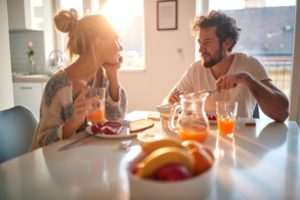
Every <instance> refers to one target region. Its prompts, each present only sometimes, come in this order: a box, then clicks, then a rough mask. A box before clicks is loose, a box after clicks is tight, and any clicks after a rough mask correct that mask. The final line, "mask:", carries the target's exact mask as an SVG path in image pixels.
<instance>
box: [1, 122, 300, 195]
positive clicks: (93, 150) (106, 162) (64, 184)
mask: <svg viewBox="0 0 300 200" xmlns="http://www.w3.org/2000/svg"><path fill="white" fill-rule="evenodd" d="M246 120H247V119H243V118H240V119H238V126H237V130H236V133H235V135H234V137H226V136H222V135H219V134H218V131H217V127H216V125H214V124H211V126H210V129H211V130H210V134H209V136H208V138H207V140H206V141H205V143H204V144H205V145H208V146H209V147H210V148H212V149H213V151H214V154H215V156H216V161H217V166H216V179H215V180H214V181H213V184H212V185H211V188H210V191H209V193H208V195H207V196H206V199H243V200H245V199H272V200H274V199H300V163H299V160H300V152H299V148H300V136H299V133H300V132H299V127H298V125H297V123H296V122H294V121H285V122H284V123H278V122H274V121H272V120H268V119H256V120H255V123H256V125H255V126H246V125H245V122H246ZM155 126H156V127H155V128H153V129H152V130H153V131H157V130H160V129H159V128H157V127H159V126H160V123H159V122H156V123H155ZM147 131H151V130H147ZM86 134H87V133H86V132H81V133H80V134H77V135H76V136H75V137H73V138H70V139H67V140H63V141H59V142H56V143H54V144H51V145H48V146H45V147H43V148H39V149H37V150H35V151H32V152H29V153H26V154H24V155H22V156H19V157H17V158H15V159H12V160H9V161H7V162H5V163H2V164H1V165H0V199H3V200H6V199H28V200H29V199H30V200H32V199H64V200H68V199H72V200H73V199H102V200H128V199H130V188H129V184H128V179H127V169H126V167H127V164H128V161H129V160H130V158H131V155H133V154H134V153H135V152H134V151H136V149H137V148H138V146H139V143H138V141H137V139H136V137H132V138H126V139H104V138H100V137H95V136H92V137H88V138H86V139H84V140H81V141H80V142H78V143H76V144H74V145H72V146H71V147H70V148H69V149H67V150H64V151H60V150H59V149H60V147H62V146H64V145H66V144H68V143H70V142H72V141H74V140H77V139H78V138H80V137H84V136H85V135H86ZM124 140H131V141H132V145H131V148H130V149H127V150H126V149H122V148H119V147H120V142H121V141H124ZM195 187H199V186H195ZM144 189H145V190H147V188H144Z"/></svg>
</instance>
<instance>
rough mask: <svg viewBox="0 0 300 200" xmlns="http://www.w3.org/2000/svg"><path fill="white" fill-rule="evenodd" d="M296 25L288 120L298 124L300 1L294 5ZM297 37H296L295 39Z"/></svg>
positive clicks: (299, 118)
mask: <svg viewBox="0 0 300 200" xmlns="http://www.w3.org/2000/svg"><path fill="white" fill-rule="evenodd" d="M295 19H296V23H295V41H294V44H295V45H294V54H293V59H294V60H293V71H292V87H291V91H290V94H293V95H291V96H290V120H295V121H297V122H298V125H299V124H300V105H299V102H300V90H299V87H300V78H299V74H300V45H299V44H300V38H299V35H300V20H299V19H300V0H297V3H296V18H295ZM297 36H298V37H297Z"/></svg>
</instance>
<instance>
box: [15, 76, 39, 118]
mask: <svg viewBox="0 0 300 200" xmlns="http://www.w3.org/2000/svg"><path fill="white" fill-rule="evenodd" d="M13 85H14V101H15V105H22V106H25V107H27V108H29V109H30V110H31V111H32V112H33V114H34V115H35V117H36V118H37V119H39V116H40V105H41V100H42V94H43V90H44V87H45V83H26V82H24V83H23V82H14V83H13Z"/></svg>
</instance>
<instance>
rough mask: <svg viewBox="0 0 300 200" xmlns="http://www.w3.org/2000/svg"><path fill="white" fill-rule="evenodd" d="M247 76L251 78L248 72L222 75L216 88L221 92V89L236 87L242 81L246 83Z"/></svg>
mask: <svg viewBox="0 0 300 200" xmlns="http://www.w3.org/2000/svg"><path fill="white" fill-rule="evenodd" d="M247 78H250V74H248V73H246V72H240V73H235V74H226V75H222V76H221V77H220V78H219V79H218V80H217V81H216V90H217V91H218V92H220V91H221V90H228V89H231V88H235V87H236V86H237V85H238V84H240V83H246V82H245V80H246V79H247Z"/></svg>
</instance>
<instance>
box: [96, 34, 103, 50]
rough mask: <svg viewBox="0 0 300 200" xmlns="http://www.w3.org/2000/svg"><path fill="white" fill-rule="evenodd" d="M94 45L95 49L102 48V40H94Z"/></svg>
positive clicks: (98, 38)
mask: <svg viewBox="0 0 300 200" xmlns="http://www.w3.org/2000/svg"><path fill="white" fill-rule="evenodd" d="M95 44H96V47H97V48H100V49H101V48H102V46H103V43H102V40H101V38H100V37H97V38H96V39H95Z"/></svg>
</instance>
